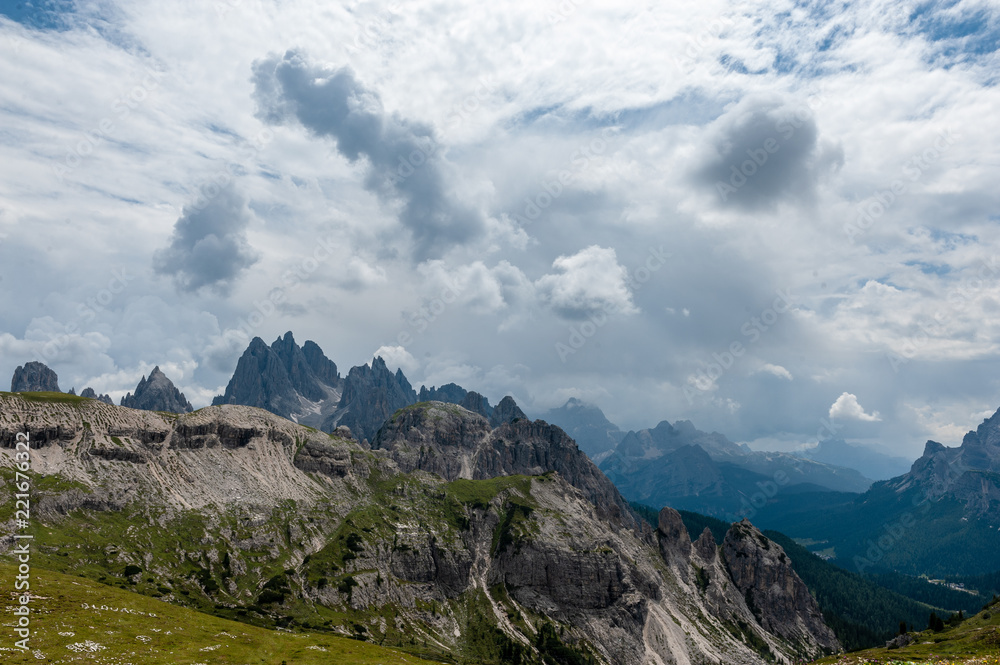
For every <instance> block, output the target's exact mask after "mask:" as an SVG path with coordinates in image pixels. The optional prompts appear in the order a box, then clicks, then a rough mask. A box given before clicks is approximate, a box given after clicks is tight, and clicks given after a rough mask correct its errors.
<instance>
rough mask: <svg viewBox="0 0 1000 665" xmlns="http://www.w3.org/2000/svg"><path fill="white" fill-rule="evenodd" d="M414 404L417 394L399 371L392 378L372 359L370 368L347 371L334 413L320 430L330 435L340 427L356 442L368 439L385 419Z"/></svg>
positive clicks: (372, 436)
mask: <svg viewBox="0 0 1000 665" xmlns="http://www.w3.org/2000/svg"><path fill="white" fill-rule="evenodd" d="M416 401H417V394H416V392H414V390H413V387H412V386H410V382H409V381H407V380H406V377H405V376H403V372H402V370H398V369H397V370H396V373H395V374H393V373H392V372H391V371H390V370H389V368H388V367H386V364H385V361H384V360H382V358H381V357H379V358H375V359H373V360H372V363H371V365H370V366H369V365H361V366H360V367H352V368H351V371H350V372H349V373H348V375H347V378H346V379H345V380H344V392H343V394H342V395H341V397H340V403H339V404H338V405H337V411H336V413H334V414H333V416H331V417H330V418H329V419H327V420H326V421H325V422H324V423H323V427H322V429H323V430H324V431H331V430H333V429H334V428H335V427H336V426H338V425H344V426H346V427H349V428H350V429H351V431H352V432H353V433H354V436H355V437H356V438H357V439H358V440H359V441H361V440H364V439H372V438H374V437H375V433H376V432H378V430H379V428H380V427H381V426H382V423H384V422H385V421H386V419H387V418H388V417H389V416H391V415H392V414H393V413H395V412H396V411H397V410H399V409H401V408H403V407H404V406H409V405H410V404H413V403H414V402H416Z"/></svg>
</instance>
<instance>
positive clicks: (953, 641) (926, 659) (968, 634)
mask: <svg viewBox="0 0 1000 665" xmlns="http://www.w3.org/2000/svg"><path fill="white" fill-rule="evenodd" d="M913 636H914V637H915V638H916V641H915V643H914V644H912V645H910V646H908V647H904V648H902V649H869V650H867V651H860V652H856V653H851V654H847V655H844V656H840V657H831V658H824V659H823V660H819V661H816V662H817V663H837V664H838V665H861V664H862V663H881V664H882V665H889V664H891V663H935V664H937V663H949V664H951V663H955V664H958V663H963V664H967V665H998V664H1000V602H994V603H993V604H992V605H991V606H990V607H989V608H987V609H986V610H984V611H983V612H980V613H979V614H977V615H976V616H974V617H971V618H970V619H968V620H967V621H965V622H963V623H961V624H959V625H958V626H955V627H953V628H949V629H947V630H944V631H942V632H940V633H934V632H932V631H929V630H925V631H923V632H921V633H914V634H913Z"/></svg>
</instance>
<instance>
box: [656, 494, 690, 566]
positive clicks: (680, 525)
mask: <svg viewBox="0 0 1000 665" xmlns="http://www.w3.org/2000/svg"><path fill="white" fill-rule="evenodd" d="M656 528H657V532H658V533H659V535H660V552H661V553H662V554H663V558H664V559H666V560H667V561H670V560H671V559H672V558H679V559H682V560H684V561H686V560H687V559H689V558H690V557H691V536H690V535H688V530H687V527H686V526H684V520H683V518H681V514H680V513H679V512H677V511H676V510H674V509H673V508H669V507H668V508H663V509H661V510H660V514H659V516H658V518H657V524H656Z"/></svg>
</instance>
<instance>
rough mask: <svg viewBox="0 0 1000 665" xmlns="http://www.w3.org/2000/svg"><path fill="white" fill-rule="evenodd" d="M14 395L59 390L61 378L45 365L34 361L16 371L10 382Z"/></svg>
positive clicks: (55, 391)
mask: <svg viewBox="0 0 1000 665" xmlns="http://www.w3.org/2000/svg"><path fill="white" fill-rule="evenodd" d="M10 391H11V392H12V393H33V392H52V393H57V392H60V390H59V377H58V376H56V373H55V372H53V371H52V370H51V369H49V368H48V367H47V366H46V365H45V364H44V363H40V362H38V361H35V360H32V361H31V362H27V363H25V364H24V366H22V367H18V368H17V369H16V370H14V377H13V378H12V379H11V380H10Z"/></svg>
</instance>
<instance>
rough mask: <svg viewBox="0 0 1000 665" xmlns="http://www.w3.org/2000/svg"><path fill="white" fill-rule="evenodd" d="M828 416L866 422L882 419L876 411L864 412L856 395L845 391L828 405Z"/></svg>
mask: <svg viewBox="0 0 1000 665" xmlns="http://www.w3.org/2000/svg"><path fill="white" fill-rule="evenodd" d="M830 418H831V419H836V418H843V419H845V420H860V421H863V422H867V423H875V422H878V421H880V420H882V418H881V417H880V416H879V415H878V411H872V412H871V413H865V410H864V407H862V406H861V404H860V403H859V402H858V398H857V396H856V395H853V394H851V393H847V392H845V393H843V394H842V395H841V396H840V397H838V398H837V401H836V402H834V403H833V405H831V406H830Z"/></svg>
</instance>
